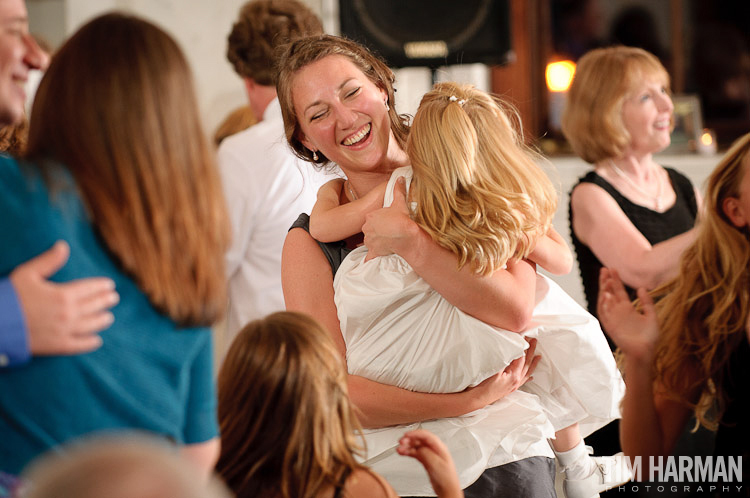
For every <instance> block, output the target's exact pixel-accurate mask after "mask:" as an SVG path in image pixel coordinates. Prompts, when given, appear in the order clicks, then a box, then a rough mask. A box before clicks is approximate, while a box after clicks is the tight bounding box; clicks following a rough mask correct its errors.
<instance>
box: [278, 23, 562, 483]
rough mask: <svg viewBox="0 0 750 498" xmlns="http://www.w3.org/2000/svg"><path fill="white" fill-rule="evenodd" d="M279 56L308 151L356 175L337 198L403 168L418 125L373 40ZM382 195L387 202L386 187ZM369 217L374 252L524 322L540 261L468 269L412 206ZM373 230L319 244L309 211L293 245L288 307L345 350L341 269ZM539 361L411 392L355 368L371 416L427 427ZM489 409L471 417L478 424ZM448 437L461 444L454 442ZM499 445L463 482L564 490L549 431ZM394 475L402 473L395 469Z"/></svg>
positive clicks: (333, 40)
mask: <svg viewBox="0 0 750 498" xmlns="http://www.w3.org/2000/svg"><path fill="white" fill-rule="evenodd" d="M279 66H280V69H281V72H280V75H279V83H278V86H277V90H278V96H279V102H280V104H281V108H282V113H283V116H284V126H285V130H286V136H287V139H288V141H289V144H290V145H291V147H292V148H293V150H294V151H295V153H296V154H297V155H298V156H299V157H301V158H303V159H305V160H307V161H309V162H312V163H315V164H317V165H328V164H329V163H331V162H335V163H336V164H337V165H338V166H339V167H340V168H341V170H342V171H343V172H344V173H345V174H346V176H347V178H348V182H347V183H346V184H345V186H344V185H341V186H339V189H338V191H337V195H338V197H339V199H338V201H339V202H338V204H342V205H344V204H347V203H349V201H350V200H351V199H354V198H356V197H360V198H362V197H366V196H368V195H370V194H371V193H372V192H373V191H375V190H377V188H378V187H379V186H380V185H381V184H382V183H384V182H385V181H386V180H388V178H389V177H390V175H391V173H392V172H393V171H394V170H395V169H396V168H398V167H401V166H406V165H408V158H407V156H406V153H405V152H404V147H405V144H406V137H407V134H408V127H407V124H406V119H405V117H403V116H399V115H398V114H397V113H396V110H395V108H394V98H393V96H394V93H393V92H394V89H393V81H394V76H393V72H392V71H391V70H390V69H389V68H388V67H387V66H386V65H385V64H384V63H383V62H382V61H381V60H380V59H378V58H377V57H375V56H373V55H372V54H371V53H369V52H368V51H367V49H365V48H364V47H362V46H361V45H358V44H357V43H354V42H352V41H350V40H346V39H343V38H338V37H333V36H321V37H311V38H306V39H303V40H299V41H296V42H294V43H292V44H291V45H290V46H289V47H288V48H287V51H286V53H285V55H284V56H283V57H282V59H281V61H280V63H279ZM380 202H381V204H380V205H382V196H381V199H380ZM401 204H402V205H403V204H404V203H401ZM360 226H361V227H362V230H363V232H364V240H365V242H366V244H367V247H368V249H369V251H370V254H374V255H384V254H391V253H395V254H398V255H399V256H401V257H403V258H404V260H406V261H407V262H408V263H409V265H411V267H412V268H413V269H414V271H415V272H416V273H417V274H418V275H419V276H420V277H422V278H424V280H425V281H426V282H428V283H429V285H430V286H431V287H432V288H434V289H435V290H436V291H437V292H439V293H440V294H441V295H443V296H444V297H445V298H446V299H447V300H448V301H450V302H451V303H452V304H454V305H455V306H457V307H458V308H460V309H461V310H462V311H464V312H466V313H468V314H470V315H472V316H474V317H476V318H479V319H480V320H483V321H485V322H487V323H490V324H492V325H494V326H497V327H502V328H505V329H509V330H522V329H523V328H524V327H525V326H526V324H527V323H528V322H529V320H530V317H531V312H532V310H533V306H534V288H535V272H534V269H533V267H532V265H531V264H529V263H528V262H525V261H521V262H509V264H508V268H507V270H499V271H496V272H495V273H493V274H492V275H487V276H481V275H478V274H476V273H475V272H473V271H472V270H471V269H470V268H469V267H468V266H464V267H463V268H462V269H461V270H458V266H459V265H458V259H457V257H456V255H455V254H453V253H452V252H450V251H448V250H446V249H443V248H442V247H440V246H438V245H437V244H436V243H435V242H434V241H433V240H432V238H431V237H430V236H429V235H428V234H427V233H426V232H425V231H424V230H422V229H421V228H420V227H419V226H417V225H416V224H415V223H414V222H413V221H412V220H411V219H410V218H409V216H408V213H407V212H406V209H403V210H402V209H399V208H397V207H395V205H394V206H392V207H390V208H384V209H379V210H377V211H374V212H372V213H369V214H368V216H367V222H366V223H365V225H364V226H362V225H360ZM362 240H363V234H361V233H360V234H357V235H354V236H352V237H349V238H347V239H346V240H343V241H338V242H334V243H328V244H325V243H319V242H318V241H316V240H315V239H313V238H312V236H311V235H310V233H309V220H308V218H307V215H303V216H301V217H300V219H298V221H297V223H295V224H294V226H293V228H292V229H291V230H290V231H289V234H288V236H287V238H286V242H285V244H284V252H283V255H282V285H283V288H284V298H285V301H286V306H287V310H290V311H300V312H304V313H307V314H309V315H311V316H313V317H314V318H316V319H317V320H318V321H319V322H321V323H322V324H323V325H324V327H325V328H326V329H327V331H328V332H329V333H330V334H331V337H332V338H333V340H334V343H335V344H336V346H337V348H338V351H339V353H340V354H341V355H342V357H344V358H345V357H346V344H345V342H344V338H343V336H342V334H341V328H340V325H339V320H338V317H337V313H336V307H335V305H334V290H333V277H334V274H335V273H336V271H337V270H338V268H339V265H340V264H341V261H342V259H343V258H344V257H345V256H346V255H347V254H348V253H349V251H351V250H352V249H353V248H354V247H356V246H357V245H359V244H361V243H362ZM531 363H532V359H531V358H526V357H523V359H522V360H521V361H520V362H519V366H518V370H517V371H515V370H514V372H511V373H508V372H501V373H498V374H495V375H493V376H491V377H490V378H489V379H487V380H486V381H484V382H482V383H481V384H479V385H478V386H476V387H473V388H469V389H467V390H465V391H462V392H457V393H449V394H444V393H439V394H435V393H423V392H415V391H409V390H406V389H401V388H398V387H395V386H391V385H386V384H381V383H379V382H375V381H373V380H370V379H366V378H364V377H360V376H356V375H348V378H347V381H348V387H349V395H350V397H351V399H352V402H353V403H354V405H355V406H356V408H357V415H358V418H359V420H360V422H361V423H362V425H364V426H365V427H369V428H382V427H386V426H393V425H397V424H414V425H415V426H416V424H417V423H419V422H421V421H424V420H432V419H443V418H450V417H459V416H461V415H464V414H466V413H469V412H471V411H474V410H478V409H480V408H484V407H485V406H487V405H488V404H490V403H493V402H495V401H497V400H499V399H500V398H502V397H504V396H505V395H507V394H509V393H510V392H512V391H513V390H515V389H516V388H517V387H518V386H519V385H520V384H522V383H523V382H524V381H525V380H526V378H527V375H528V369H529V365H530V364H531ZM478 418H481V417H467V418H466V419H464V420H468V421H469V422H468V423H469V424H471V423H474V422H476V423H479V422H478V421H477V419H478ZM472 421H473V422H472ZM485 423H486V422H485ZM529 423H530V424H531V425H533V424H535V423H536V422H535V421H530V422H529ZM493 428H496V427H495V426H492V427H488V428H487V430H489V431H492V429H493ZM534 429H536V427H535V428H534ZM459 432H460V434H459V435H457V434H456V432H455V431H454V432H453V433H451V434H449V435H448V436H449V437H451V438H453V442H454V443H456V442H457V443H458V445H459V446H461V443H465V444H463V448H464V449H465V453H466V454H468V453H471V452H472V450H473V449H474V448H475V447H476V442H477V438H476V437H475V436H473V435H467V433H468V431H466V430H462V431H459ZM536 432H537V433H540V432H541V431H538V430H537V431H536ZM461 434H463V435H464V436H465V437H463V436H462V435H461ZM462 438H463V439H462ZM380 442H381V443H383V444H384V445H385V446H384V447H381V448H380V449H378V447H376V446H375V445H370V444H369V441H368V448H369V450H368V451H371V452H372V453H371V455H372V456H375V455H378V454H381V451H385V452H386V453H384V454H382V455H383V456H388V458H387V459H386V460H385V465H386V466H390V471H391V472H395V473H396V474H400V475H402V477H403V476H406V477H405V478H403V479H402V482H407V483H409V485H410V486H411V487H410V488H408V489H409V490H413V489H414V486H417V485H419V486H421V485H422V484H424V488H420V489H429V482H422V481H426V477H425V476H424V472H423V471H422V470H421V469H416V470H414V469H413V468H411V467H408V465H405V464H404V463H403V460H401V459H399V458H398V457H397V456H394V458H396V460H395V461H394V459H393V458H391V457H390V455H391V454H392V453H393V452H392V451H390V450H392V449H395V446H396V445H397V441H396V439H393V440H392V441H391V440H390V439H389V440H388V441H387V442H383V439H382V438H381V440H380ZM447 443H448V445H449V446H450V443H451V441H450V440H448V441H447ZM381 446H382V445H381ZM490 453H491V454H482V455H481V456H477V455H478V454H479V453H478V452H477V453H474V454H473V455H471V456H470V457H469V458H463V457H462V458H459V459H457V461H456V464H457V466H458V467H459V473H461V468H463V469H464V470H465V469H469V470H471V471H473V470H475V469H479V471H480V472H481V471H482V469H484V472H483V473H482V474H481V476H479V477H478V480H477V481H476V482H474V484H471V483H472V481H471V480H469V481H468V482H464V481H462V484H463V485H464V486H469V485H470V484H471V486H469V487H468V488H467V489H466V490H465V491H466V496H468V497H475V496H491V495H492V494H491V493H492V492H490V491H489V490H490V489H497V487H498V486H502V487H503V489H504V490H505V491H506V492H507V493H508V494H509V495H513V496H550V497H551V496H554V461H553V460H552V459H551V458H549V457H550V456H552V453H551V451H550V449H549V445H548V443H547V441H546V440H545V439H544V437H543V436H539V437H538V438H536V439H534V440H533V441H532V442H531V443H529V444H527V445H526V446H525V447H524V448H523V449H522V450H521V451H519V452H518V453H514V452H507V451H505V450H503V449H498V451H497V453H496V454H495V453H493V452H490ZM394 455H395V454H394ZM472 459H473V460H472ZM478 460H481V461H478ZM381 461H383V460H382V459H381ZM383 475H384V476H385V477H386V478H389V477H391V476H390V475H389V473H388V472H384V473H383ZM474 478H476V476H474ZM396 491H397V492H399V493H400V494H401V495H405V494H407V495H408V494H419V493H409V492H405V493H402V492H401V490H400V489H399V488H398V487H397V489H396ZM421 492H422V491H420V493H421ZM424 492H425V493H428V494H429V492H430V491H424Z"/></svg>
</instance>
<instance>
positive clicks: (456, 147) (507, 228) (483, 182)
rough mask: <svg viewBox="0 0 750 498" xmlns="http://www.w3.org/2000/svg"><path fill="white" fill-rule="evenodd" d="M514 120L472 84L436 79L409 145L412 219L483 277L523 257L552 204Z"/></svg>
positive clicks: (548, 220) (547, 222)
mask: <svg viewBox="0 0 750 498" xmlns="http://www.w3.org/2000/svg"><path fill="white" fill-rule="evenodd" d="M511 118H514V120H515V121H517V114H516V113H515V112H514V111H513V110H512V109H511V108H510V107H509V106H508V105H507V104H505V103H503V102H502V101H500V100H499V99H496V98H493V97H492V96H490V95H488V94H487V93H485V92H482V91H480V90H477V89H476V88H474V87H473V86H471V85H465V84H458V83H438V84H436V85H435V87H434V88H433V89H432V90H431V91H430V92H428V93H427V94H425V96H424V97H423V98H422V102H421V103H420V105H419V109H418V110H417V113H416V115H415V116H414V122H413V123H412V127H411V132H410V134H409V140H408V143H407V152H408V154H409V158H410V160H411V164H412V168H413V169H414V183H413V184H412V190H411V199H412V200H413V201H416V202H417V208H416V213H415V221H416V222H417V223H419V224H420V225H421V226H422V227H423V228H424V229H425V230H426V231H427V232H428V233H429V234H430V235H431V236H432V237H433V239H435V240H436V241H437V242H438V243H439V244H441V245H443V246H444V247H446V248H448V249H449V250H452V251H453V252H455V253H456V254H457V255H458V256H459V258H460V264H461V265H463V264H464V263H466V262H467V261H468V262H470V264H471V265H472V268H474V269H475V270H476V271H477V272H480V273H485V274H486V273H491V272H492V271H494V270H496V269H498V268H500V267H501V266H502V265H503V264H505V262H506V261H507V260H508V259H510V258H521V257H525V256H527V255H528V253H529V251H530V250H531V249H532V248H533V242H534V240H535V238H536V237H537V236H538V235H541V234H543V233H546V231H547V230H548V228H549V226H550V223H551V220H552V216H553V214H554V212H555V208H556V204H557V195H556V192H555V190H554V188H553V186H552V183H551V182H550V181H549V178H548V177H547V175H546V174H545V173H544V171H542V169H541V168H540V167H539V166H538V165H537V164H536V163H535V156H534V155H533V154H532V153H531V152H530V150H529V149H528V148H527V147H526V146H525V145H524V143H523V137H521V136H520V134H519V133H518V132H517V131H516V125H517V124H518V123H513V121H512V120H511ZM519 128H520V127H519Z"/></svg>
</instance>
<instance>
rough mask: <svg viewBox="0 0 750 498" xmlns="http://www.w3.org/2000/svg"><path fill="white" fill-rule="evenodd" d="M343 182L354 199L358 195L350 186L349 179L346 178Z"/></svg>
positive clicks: (354, 199)
mask: <svg viewBox="0 0 750 498" xmlns="http://www.w3.org/2000/svg"><path fill="white" fill-rule="evenodd" d="M345 183H346V190H347V191H348V192H349V195H351V196H352V200H353V201H356V200H357V199H358V197H357V193H356V192H355V191H354V189H353V188H352V184H351V183H349V180H347V181H346V182H345Z"/></svg>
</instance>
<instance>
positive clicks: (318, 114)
mask: <svg viewBox="0 0 750 498" xmlns="http://www.w3.org/2000/svg"><path fill="white" fill-rule="evenodd" d="M324 115H325V111H320V112H316V113H315V114H313V115H312V116H311V117H310V121H315V120H316V119H320V118H322V117H323V116H324Z"/></svg>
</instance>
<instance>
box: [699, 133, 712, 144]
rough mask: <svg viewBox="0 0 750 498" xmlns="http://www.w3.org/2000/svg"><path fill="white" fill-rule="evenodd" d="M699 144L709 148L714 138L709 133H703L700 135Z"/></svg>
mask: <svg viewBox="0 0 750 498" xmlns="http://www.w3.org/2000/svg"><path fill="white" fill-rule="evenodd" d="M701 143H702V144H703V145H705V146H706V147H708V146H710V145H711V144H712V143H714V137H713V136H711V132H708V131H704V132H703V133H702V134H701Z"/></svg>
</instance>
